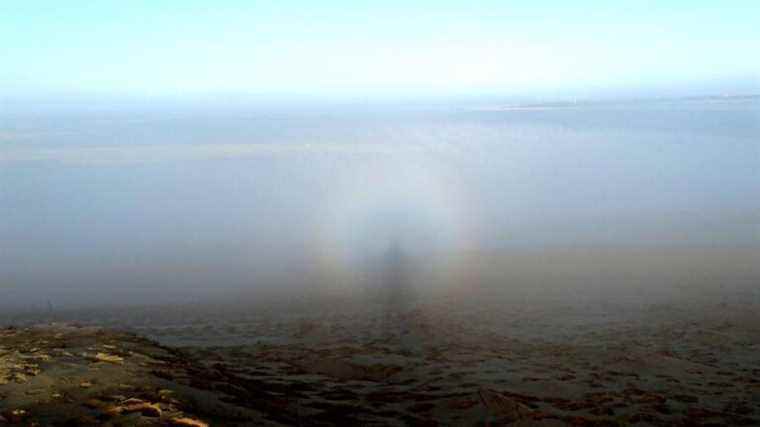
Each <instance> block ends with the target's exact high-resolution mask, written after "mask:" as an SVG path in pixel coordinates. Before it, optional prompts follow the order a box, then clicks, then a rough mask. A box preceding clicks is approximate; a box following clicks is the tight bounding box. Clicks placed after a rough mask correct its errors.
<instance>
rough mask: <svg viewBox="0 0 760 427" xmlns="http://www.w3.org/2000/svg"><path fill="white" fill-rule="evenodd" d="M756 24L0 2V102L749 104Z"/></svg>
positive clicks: (354, 6) (617, 16) (677, 15)
mask: <svg viewBox="0 0 760 427" xmlns="http://www.w3.org/2000/svg"><path fill="white" fill-rule="evenodd" d="M412 3H413V4H412ZM568 3H573V4H572V5H568ZM758 22H760V3H758V2H757V1H756V0H750V1H739V0H736V1H730V2H724V1H712V2H707V1H693V0H692V1H660V2H645V1H633V2H601V1H600V2H593V1H576V2H564V1H563V2H559V1H556V2H554V1H547V0H535V1H531V2H527V1H526V2H509V1H477V2H473V1H466V2H465V1H460V2H454V1H443V0H438V1H417V2H409V1H384V2H361V1H308V2H307V1H300V2H293V1H267V2H258V1H237V0H228V1H224V0H219V1H213V2H210V1H193V0H182V1H173V0H166V1H145V0H131V1H81V0H80V1H77V0H71V1H66V2H62V1H57V0H51V1H42V0H37V1H35V0H23V1H19V0H5V1H2V2H0V53H1V56H0V61H1V62H2V65H1V67H0V91H1V92H2V93H5V94H6V95H10V96H16V97H25V96H48V95H50V96H55V95H60V94H95V95H103V94H107V95H170V96H175V95H206V94H217V93H224V94H261V93H268V94H278V93H279V94H310V95H320V94H333V93H335V94H341V93H406V92H408V93H416V92H422V93H457V94H468V93H477V94H482V93H493V94H516V95H524V94H530V93H564V92H567V93H571V92H576V93H589V94H593V93H603V92H604V91H610V90H633V91H635V90H639V89H641V90H645V89H658V88H668V87H673V86H676V87H679V88H683V89H684V90H685V91H689V90H691V91H694V92H714V91H723V90H726V91H731V90H737V91H754V90H755V89H757V88H758V87H760V84H758V81H760V54H758V52H760V25H758V24H757V23H758Z"/></svg>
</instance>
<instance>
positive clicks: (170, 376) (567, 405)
mask: <svg viewBox="0 0 760 427" xmlns="http://www.w3.org/2000/svg"><path fill="white" fill-rule="evenodd" d="M563 307H564V308H563ZM626 310H628V311H626ZM228 311H229V310H228ZM161 312H162V313H165V312H166V310H162V311H161ZM221 312H222V311H219V310H212V311H210V314H209V319H211V318H215V316H216V317H218V316H219V313H221ZM278 313H280V314H272V315H261V318H259V317H255V318H250V319H247V320H246V321H245V323H241V322H238V323H235V324H233V323H221V322H219V321H217V323H213V322H211V321H209V322H205V321H204V323H202V324H199V325H201V326H198V327H195V326H192V325H191V326H187V327H183V328H181V330H180V331H174V330H173V329H172V330H171V332H167V331H168V330H167V329H162V330H160V331H159V330H152V332H151V330H150V329H140V328H137V329H135V328H132V330H133V331H135V330H137V331H140V334H141V335H143V334H144V335H149V336H151V337H152V338H154V339H157V340H161V341H162V342H164V343H166V342H174V343H176V344H177V345H183V346H182V347H176V348H175V347H166V346H164V345H160V344H158V343H157V342H155V341H152V340H150V339H147V338H142V337H141V335H137V334H136V333H134V332H121V331H115V330H111V329H106V328H101V327H97V326H71V325H69V324H48V325H45V326H27V327H20V328H7V329H0V414H2V415H1V418H0V424H14V423H15V424H19V425H40V426H47V425H53V426H56V425H61V426H64V425H72V426H76V425H110V426H119V425H122V426H127V425H129V426H132V425H149V426H150V425H165V426H171V425H175V426H206V425H232V426H235V425H256V426H260V425H301V426H305V425H430V426H434V425H519V426H527V425H549V426H551V425H760V357H759V356H758V355H759V354H760V312H759V311H758V310H757V305H755V304H744V305H738V304H737V305H735V306H725V305H724V304H714V303H709V304H708V305H695V306H694V307H685V306H680V307H675V306H667V305H662V306H656V305H654V306H649V307H646V308H645V309H635V310H634V309H626V308H625V307H622V306H621V307H617V306H615V307H608V308H605V309H603V310H601V311H598V312H593V311H591V310H590V309H589V308H586V307H565V306H562V305H560V304H554V305H552V304H549V303H542V304H534V305H526V304H524V303H519V304H517V303H516V304H512V305H511V306H510V305H509V304H505V303H504V302H503V301H498V302H492V303H491V304H490V305H489V304H488V302H487V301H485V300H484V301H478V302H477V304H473V306H472V307H470V308H468V307H465V306H463V305H462V304H460V305H459V306H456V305H455V304H454V303H452V302H443V303H440V304H432V303H431V304H420V305H418V306H417V308H415V309H412V310H408V311H404V312H399V313H380V312H378V314H377V315H374V314H372V313H373V312H372V311H371V310H367V308H366V307H357V308H356V310H355V312H352V311H351V310H350V309H349V308H348V305H343V306H341V307H340V308H339V307H338V305H331V306H330V307H329V309H325V311H324V312H323V313H314V314H312V315H305V314H303V313H300V314H298V315H292V314H288V315H285V314H281V313H284V311H279V312H278ZM90 314H92V313H90ZM141 316H143V317H144V315H141ZM257 316H258V315H257ZM240 318H241V319H242V318H243V316H242V315H241V316H240ZM201 320H202V319H201ZM164 321H165V322H168V321H169V320H168V319H165V320H164ZM152 324H156V321H154V322H153V323H152ZM215 324H218V326H213V327H212V326H209V325H215ZM225 331H226V332H225ZM180 332H182V333H181V334H180ZM225 333H227V334H229V335H224V334H225ZM162 334H163V335H162ZM167 334H168V335H167ZM183 334H184V335H183ZM185 335H187V336H185ZM190 335H192V336H190ZM248 335H251V337H254V336H258V337H261V339H258V338H257V339H253V338H250V339H243V338H245V337H246V336H248ZM162 336H163V337H164V338H171V340H169V339H164V338H162ZM178 336H179V337H185V338H183V339H187V342H190V343H195V342H200V341H203V339H202V338H203V337H208V338H209V340H208V342H209V343H216V342H224V345H223V346H222V345H217V344H207V345H196V344H192V345H189V344H187V343H185V344H182V343H181V342H180V343H177V342H175V340H176V339H177V337H178ZM267 336H270V339H264V338H266V337H267ZM271 337H278V338H277V339H274V338H271ZM191 338H192V339H191Z"/></svg>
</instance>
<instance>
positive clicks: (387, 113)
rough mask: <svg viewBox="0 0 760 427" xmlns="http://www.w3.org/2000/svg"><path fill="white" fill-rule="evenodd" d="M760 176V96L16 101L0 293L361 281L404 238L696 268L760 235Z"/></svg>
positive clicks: (71, 294)
mask: <svg viewBox="0 0 760 427" xmlns="http://www.w3.org/2000/svg"><path fill="white" fill-rule="evenodd" d="M759 171H760V100H758V99H739V100H737V99H726V100H720V99H710V100H686V101H678V102H675V101H674V102H665V101H660V102H641V103H619V104H615V103H607V104H578V105H573V104H567V105H555V106H551V105H546V106H531V107H508V106H503V105H496V104H493V105H492V104H489V105H471V104H468V105H466V106H457V105H447V106H445V107H440V106H432V107H424V106H419V105H417V106H415V107H414V108H406V107H403V106H400V107H391V106H384V107H377V108H373V107H368V106H366V105H362V106H343V107H330V108H325V109H320V108H315V107H310V108H298V109H288V108H284V107H282V106H279V107H278V108H273V109H272V110H267V109H266V108H261V107H257V108H251V109H246V108H242V107H239V108H230V109H220V108H213V107H208V108H203V107H196V108H192V109H189V108H181V107H177V108H148V107H147V106H146V108H144V109H141V108H136V107H134V106H132V107H131V108H129V109H120V108H104V109H98V108H90V109H87V110H86V111H79V110H76V109H72V110H67V111H64V110H61V111H49V112H45V113H42V112H38V113H33V112H29V111H27V112H5V111H0V306H5V307H9V306H20V305H25V304H26V305H28V304H42V305H43V306H44V304H46V301H48V300H52V301H53V302H54V303H55V304H63V305H66V304H77V303H86V302H99V301H110V302H122V301H123V302H126V301H133V302H140V301H142V302H152V301H165V300H170V299H171V300H182V299H183V298H190V299H192V298H198V297H203V296H204V295H218V294H224V293H225V292H231V291H232V290H241V289H247V290H265V289H301V288H308V287H314V286H324V285H325V284H326V283H328V282H330V283H331V284H332V283H333V282H335V283H340V284H341V286H343V287H348V288H350V287H351V286H354V285H357V284H358V283H360V282H362V281H366V280H367V277H371V275H372V272H373V271H374V270H376V269H377V268H378V267H377V265H378V264H377V262H376V260H378V259H381V258H382V256H383V254H384V252H385V251H387V249H388V247H389V246H392V245H396V246H399V247H401V248H402V249H403V251H404V253H405V254H406V256H407V257H408V258H409V259H410V260H413V262H414V263H417V265H418V267H419V268H420V269H422V270H424V269H428V270H436V269H438V270H440V271H448V270H446V268H450V267H451V265H453V264H456V263H457V262H458V261H455V260H457V259H464V258H467V259H470V260H472V259H473V258H475V259H478V258H479V257H481V256H482V257H486V256H489V257H493V256H498V255H494V254H517V255H516V256H524V255H525V254H530V253H534V252H535V251H545V252H551V251H553V250H558V251H559V250H582V249H584V248H588V249H589V250H595V251H600V252H601V253H606V254H608V255H609V254H610V253H613V254H614V253H615V251H623V252H621V253H624V251H626V250H629V249H630V250H636V251H639V252H637V253H647V251H650V250H653V251H656V250H668V251H679V250H683V251H685V252H684V253H686V252H688V251H698V253H699V254H700V255H699V257H698V258H694V259H691V261H690V262H691V263H693V264H700V263H703V262H709V258H710V257H711V256H712V255H711V254H715V257H723V258H726V257H729V258H730V257H731V255H730V252H726V251H747V250H749V251H755V250H757V249H758V248H760V197H758V194H760V173H759ZM727 253H728V254H729V255H726V254H727ZM742 253H744V254H746V252H742ZM753 253H757V252H753ZM485 254H487V255H485ZM432 260H436V261H432ZM441 260H446V261H441ZM533 261H535V260H533ZM586 261H588V260H586ZM468 262H469V263H470V268H476V267H472V266H473V264H472V262H471V261H468ZM599 262H600V263H601V262H609V260H607V261H599ZM650 264H651V263H650ZM496 265H498V263H496ZM584 265H589V264H588V263H587V264H584ZM690 265H692V264H689V263H688V262H687V263H684V262H681V263H680V264H679V266H678V267H677V268H683V269H688V268H690V267H689V266H690ZM504 268H507V267H504ZM535 268H536V269H538V270H540V269H541V268H543V267H542V265H541V263H539V264H537V267H535ZM578 268H580V267H578ZM663 268H664V270H667V269H668V266H667V265H666V266H665V267H663ZM673 268H676V267H673ZM576 269H577V268H576ZM570 270H573V266H572V265H571V268H570ZM745 273H746V274H745V275H744V276H742V277H744V279H745V280H749V279H753V278H754V279H757V277H758V276H756V274H757V271H756V270H752V271H750V272H745ZM457 277H459V276H457ZM748 277H749V279H747V278H748Z"/></svg>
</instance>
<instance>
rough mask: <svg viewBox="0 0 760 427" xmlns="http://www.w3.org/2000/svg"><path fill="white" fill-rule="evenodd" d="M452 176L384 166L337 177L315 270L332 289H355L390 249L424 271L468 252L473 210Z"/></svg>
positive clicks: (424, 168)
mask: <svg viewBox="0 0 760 427" xmlns="http://www.w3.org/2000/svg"><path fill="white" fill-rule="evenodd" d="M386 160H387V159H386ZM365 166H366V167H365ZM454 176H455V175H454V174H446V173H444V171H443V170H442V169H441V168H439V167H436V165H434V164H431V162H422V161H415V162H408V161H405V162H393V161H383V162H379V163H376V164H372V165H369V166H367V165H363V166H362V169H361V170H360V171H354V172H353V173H349V174H346V176H344V177H342V179H340V180H339V182H340V184H339V185H338V186H336V188H335V190H334V191H333V192H332V194H333V196H332V197H331V198H330V200H329V201H328V203H326V205H325V206H326V209H325V211H324V212H323V213H322V215H321V221H320V222H319V230H318V236H319V259H320V264H321V265H320V267H321V271H322V273H323V274H325V275H326V276H327V279H328V281H329V283H330V285H331V286H336V285H338V286H340V287H342V288H353V287H356V285H360V284H361V283H362V282H363V281H366V279H367V277H368V276H369V275H371V271H372V269H373V268H374V267H373V265H374V264H373V263H374V262H375V261H376V260H378V259H380V258H381V257H382V255H383V254H384V253H385V251H386V250H387V249H388V248H389V247H390V246H391V245H393V244H397V245H399V246H400V247H401V248H402V249H403V251H404V253H405V254H406V255H407V256H409V257H412V258H415V259H419V260H425V262H424V263H420V264H425V265H426V266H427V267H430V266H431V265H432V264H434V263H436V262H438V261H439V260H441V259H444V258H445V257H447V256H449V255H450V254H455V253H465V252H467V251H468V249H469V248H470V246H471V243H472V240H473V239H472V237H473V224H472V221H471V218H472V217H473V215H471V214H468V213H469V212H468V209H469V207H470V206H472V204H469V203H467V200H466V197H464V194H462V192H461V191H460V190H459V186H458V185H457V184H456V182H455V180H454V179H452V178H453V177H454Z"/></svg>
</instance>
